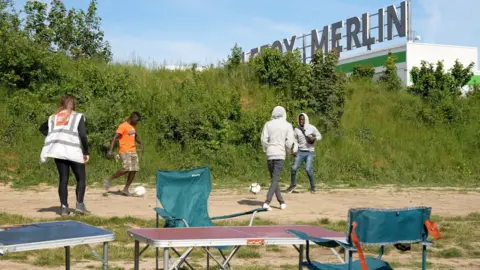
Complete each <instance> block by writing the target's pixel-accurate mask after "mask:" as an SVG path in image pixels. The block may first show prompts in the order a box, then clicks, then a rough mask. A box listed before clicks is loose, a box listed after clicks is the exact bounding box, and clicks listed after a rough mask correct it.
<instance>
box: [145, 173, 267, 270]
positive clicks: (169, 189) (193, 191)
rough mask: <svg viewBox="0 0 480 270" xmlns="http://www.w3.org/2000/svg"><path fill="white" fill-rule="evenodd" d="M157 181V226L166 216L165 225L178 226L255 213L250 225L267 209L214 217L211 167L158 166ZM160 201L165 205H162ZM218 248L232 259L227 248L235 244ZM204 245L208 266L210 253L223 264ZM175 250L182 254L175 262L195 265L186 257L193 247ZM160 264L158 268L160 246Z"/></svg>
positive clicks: (165, 226) (223, 255)
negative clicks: (170, 168) (210, 210)
mask: <svg viewBox="0 0 480 270" xmlns="http://www.w3.org/2000/svg"><path fill="white" fill-rule="evenodd" d="M156 181H157V182H156V187H157V207H156V208H154V210H155V212H156V221H157V228H158V227H159V217H161V218H163V219H164V220H165V225H164V228H178V227H209V226H215V225H214V223H213V220H221V219H229V218H234V217H239V216H244V215H252V216H251V218H250V224H249V226H252V224H253V219H254V217H255V214H256V213H258V212H263V211H266V210H267V209H265V208H257V209H253V210H250V211H247V212H243V213H236V214H231V215H226V216H218V217H210V216H209V214H208V197H209V196H210V192H211V190H212V185H211V172H210V168H208V167H200V168H195V169H191V170H184V171H167V170H158V171H157V180H156ZM160 204H161V206H163V208H162V207H160ZM215 248H216V249H218V250H219V251H220V254H221V255H222V257H223V260H224V262H227V263H228V261H227V257H226V256H225V254H224V253H223V250H226V249H230V248H232V247H231V246H220V247H215ZM203 249H204V250H205V252H206V253H207V268H208V267H209V258H210V257H211V258H212V259H213V260H215V262H217V263H218V264H220V262H219V261H218V260H217V259H215V257H214V256H213V255H212V253H211V252H210V251H209V249H208V248H205V247H204V248H203ZM172 250H173V251H174V252H175V253H176V254H177V255H178V256H179V257H180V258H179V260H177V262H175V263H174V265H176V266H177V267H180V266H181V264H183V263H184V262H185V263H186V264H187V265H188V266H189V267H190V268H192V269H193V267H192V266H191V265H190V264H189V263H188V262H187V261H186V257H187V256H188V255H189V254H190V252H191V251H192V250H193V248H189V249H187V251H186V252H184V254H183V255H180V253H179V252H178V251H177V250H175V249H174V248H172ZM235 252H236V248H234V250H233V251H232V252H231V255H230V256H229V259H231V256H232V255H233V254H235ZM156 265H157V268H158V248H157V249H156ZM220 265H221V264H220ZM227 265H228V264H227ZM228 266H229V265H228Z"/></svg>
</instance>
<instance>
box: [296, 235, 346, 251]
mask: <svg viewBox="0 0 480 270" xmlns="http://www.w3.org/2000/svg"><path fill="white" fill-rule="evenodd" d="M287 232H288V233H290V234H292V235H294V236H296V237H298V238H300V239H302V240H305V241H312V242H314V243H315V244H317V245H319V246H323V247H329V248H334V247H338V246H341V247H342V248H344V249H348V250H352V251H354V250H355V246H352V245H350V244H348V243H345V242H342V241H337V240H334V239H328V238H318V237H313V236H310V235H308V234H306V233H304V232H301V231H297V230H287Z"/></svg>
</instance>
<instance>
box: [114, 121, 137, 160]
mask: <svg viewBox="0 0 480 270" xmlns="http://www.w3.org/2000/svg"><path fill="white" fill-rule="evenodd" d="M135 132H136V130H135V126H132V125H130V124H129V123H128V122H123V123H121V124H120V125H119V126H118V128H117V133H118V134H120V137H119V139H118V143H119V145H120V147H119V149H118V153H119V154H123V153H126V152H136V151H137V148H136V146H135Z"/></svg>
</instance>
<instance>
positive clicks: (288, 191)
mask: <svg viewBox="0 0 480 270" xmlns="http://www.w3.org/2000/svg"><path fill="white" fill-rule="evenodd" d="M296 187H297V185H290V186H289V187H288V188H287V190H286V192H287V193H292V192H293V191H294V190H295V188H296Z"/></svg>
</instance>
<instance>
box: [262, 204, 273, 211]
mask: <svg viewBox="0 0 480 270" xmlns="http://www.w3.org/2000/svg"><path fill="white" fill-rule="evenodd" d="M263 208H267V211H270V210H272V208H270V205H268V203H264V204H263Z"/></svg>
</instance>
